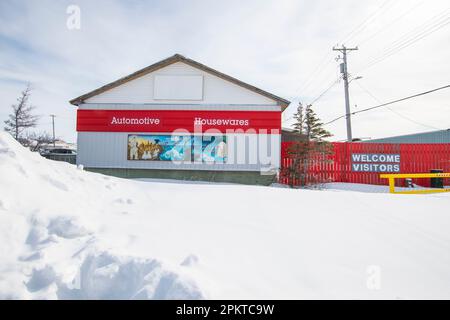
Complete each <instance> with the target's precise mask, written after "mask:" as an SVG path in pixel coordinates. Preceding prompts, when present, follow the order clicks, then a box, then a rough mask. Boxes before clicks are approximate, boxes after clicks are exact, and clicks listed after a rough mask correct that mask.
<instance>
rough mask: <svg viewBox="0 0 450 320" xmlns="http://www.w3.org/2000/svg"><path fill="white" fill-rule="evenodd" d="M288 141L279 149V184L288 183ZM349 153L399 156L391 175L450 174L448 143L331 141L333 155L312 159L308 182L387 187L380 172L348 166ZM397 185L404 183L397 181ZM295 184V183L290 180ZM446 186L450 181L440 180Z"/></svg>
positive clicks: (426, 182)
mask: <svg viewBox="0 0 450 320" xmlns="http://www.w3.org/2000/svg"><path fill="white" fill-rule="evenodd" d="M290 144H292V142H283V143H282V146H281V167H282V170H281V172H282V174H281V176H280V182H281V183H285V184H288V183H289V179H288V177H286V176H284V175H283V168H286V167H288V166H290V165H292V161H293V160H292V159H291V158H290V157H289V155H288V153H287V149H288V147H289V145H290ZM352 154H399V155H400V163H399V165H400V171H399V172H395V173H429V172H430V170H431V169H442V170H444V172H450V144H449V143H446V144H391V143H355V142H353V143H347V142H344V143H342V142H334V143H333V152H332V154H330V155H329V156H327V160H328V161H325V162H324V161H318V159H319V157H318V156H316V157H313V159H312V161H311V165H310V168H309V170H308V174H307V180H308V181H327V182H350V183H365V184H377V185H387V184H388V183H387V179H380V173H381V172H355V171H354V170H353V167H352ZM413 182H414V183H416V184H418V185H422V186H424V187H428V186H429V185H430V180H429V179H413ZM397 183H398V185H399V186H401V185H402V184H403V183H404V181H401V180H400V179H398V182H397ZM294 184H298V181H294ZM444 184H445V185H450V179H448V178H446V179H444Z"/></svg>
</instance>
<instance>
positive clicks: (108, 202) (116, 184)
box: [0, 133, 450, 299]
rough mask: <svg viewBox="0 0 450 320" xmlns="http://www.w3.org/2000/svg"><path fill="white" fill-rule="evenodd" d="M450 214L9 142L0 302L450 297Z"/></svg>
mask: <svg viewBox="0 0 450 320" xmlns="http://www.w3.org/2000/svg"><path fill="white" fill-rule="evenodd" d="M328 188H333V187H332V186H328ZM337 189H343V188H341V187H339V188H337ZM347 189H348V188H347ZM359 191H361V190H359ZM449 207H450V194H435V195H391V194H385V193H381V194H380V193H367V192H366V193H364V192H354V191H342V190H341V191H336V190H317V191H315V190H291V189H287V188H274V187H257V186H241V185H215V184H186V183H177V182H174V181H169V182H162V181H133V180H125V179H118V178H113V177H108V176H104V175H100V174H94V173H89V172H85V171H82V170H78V169H77V168H76V167H75V166H72V165H69V164H66V163H61V162H54V161H50V160H46V159H44V158H42V157H40V156H39V155H38V154H32V153H31V152H29V151H27V150H25V149H24V148H22V147H21V146H19V145H18V144H17V143H16V142H15V141H14V140H13V139H12V138H11V137H10V136H8V135H7V134H5V133H0V298H21V299H48V298H50V299H57V298H60V299H70V298H84V299H90V298H100V299H108V298H119V299H131V298H138V299H146V298H149V299H151V298H155V299H173V298H188V299H205V298H206V299H209V298H218V299H220V298H225V299H227V298H235V299H241V298H250V299H284V298H286V299H305V298H325V299H328V298H329V299H335V298H342V299H350V298H369V299H381V298H387V299H411V298H447V299H448V298H450V212H449Z"/></svg>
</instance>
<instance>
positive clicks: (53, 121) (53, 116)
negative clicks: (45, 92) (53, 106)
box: [50, 114, 56, 148]
mask: <svg viewBox="0 0 450 320" xmlns="http://www.w3.org/2000/svg"><path fill="white" fill-rule="evenodd" d="M50 117H52V127H53V148H54V147H55V117H56V116H55V115H54V114H51V115H50Z"/></svg>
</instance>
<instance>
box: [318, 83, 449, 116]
mask: <svg viewBox="0 0 450 320" xmlns="http://www.w3.org/2000/svg"><path fill="white" fill-rule="evenodd" d="M447 88H450V84H449V85H446V86H443V87H439V88H436V89H432V90H429V91H425V92H421V93H417V94H414V95H412V96H408V97H405V98H401V99H397V100H393V101H390V102H386V103H382V104H380V105H377V106H373V107H370V108H365V109H362V110H358V111H355V112H352V113H351V115H355V114H357V113H362V112H366V111H370V110H373V109H377V108H381V107H385V106H387V105H390V104H394V103H397V102H401V101H405V100H409V99H412V98H416V97H420V96H424V95H427V94H430V93H433V92H436V91H439V90H443V89H447ZM347 116H348V115H347V114H344V115H342V116H340V117H337V118H335V119H333V120H331V121H328V122H326V123H324V125H327V124H331V123H333V122H336V121H338V120H340V119H342V118H345V117H347Z"/></svg>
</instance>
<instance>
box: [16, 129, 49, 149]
mask: <svg viewBox="0 0 450 320" xmlns="http://www.w3.org/2000/svg"><path fill="white" fill-rule="evenodd" d="M22 140H23V141H24V142H23V143H22V144H23V145H24V146H25V147H28V148H30V150H31V151H39V149H40V148H41V147H42V146H45V145H49V144H52V143H53V137H52V136H51V135H50V134H49V133H48V132H45V131H44V132H40V133H36V132H31V133H28V134H27V135H26V136H25V138H24V139H22Z"/></svg>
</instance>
